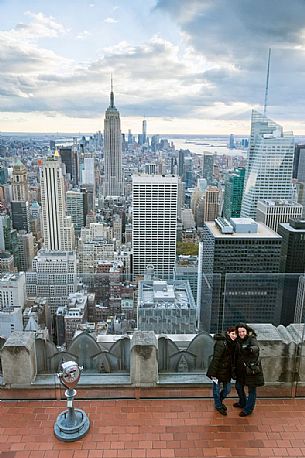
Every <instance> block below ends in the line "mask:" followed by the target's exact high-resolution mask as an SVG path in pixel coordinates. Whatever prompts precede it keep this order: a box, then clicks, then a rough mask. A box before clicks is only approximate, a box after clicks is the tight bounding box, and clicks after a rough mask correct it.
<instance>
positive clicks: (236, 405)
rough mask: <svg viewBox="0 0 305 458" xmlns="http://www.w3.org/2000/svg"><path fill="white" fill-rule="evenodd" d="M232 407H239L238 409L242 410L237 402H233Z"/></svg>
mask: <svg viewBox="0 0 305 458" xmlns="http://www.w3.org/2000/svg"><path fill="white" fill-rule="evenodd" d="M233 407H239V408H240V409H242V408H243V406H241V405H240V404H239V402H234V404H233Z"/></svg>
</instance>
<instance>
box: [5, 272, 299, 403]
mask: <svg viewBox="0 0 305 458" xmlns="http://www.w3.org/2000/svg"><path fill="white" fill-rule="evenodd" d="M108 267H109V266H107V265H106V263H101V265H100V270H101V272H100V273H97V274H90V273H80V274H77V275H76V274H75V273H70V272H68V273H66V272H60V273H56V274H55V273H49V274H47V273H41V274H40V273H39V272H37V273H34V272H28V273H26V290H27V299H26V303H25V307H24V310H23V314H22V313H21V311H20V310H19V311H17V312H18V313H17V312H16V311H15V310H7V315H5V319H4V318H2V328H1V334H2V336H3V337H2V338H0V348H2V352H1V357H0V380H1V384H2V388H5V389H4V391H5V393H4V392H3V393H4V394H3V395H2V397H3V398H4V399H5V398H8V399H9V398H10V396H11V398H12V399H14V396H18V395H19V396H22V397H25V398H26V397H29V398H35V390H36V392H37V396H38V392H39V390H43V393H44V398H45V399H48V398H56V397H57V398H58V396H60V397H61V396H62V395H61V393H62V388H61V387H60V384H59V381H58V378H57V376H56V373H57V372H58V371H59V370H60V367H61V364H62V362H64V361H68V360H75V359H76V360H77V362H78V363H79V364H80V365H81V366H83V368H84V369H83V374H82V377H81V388H80V389H81V391H82V396H83V397H86V396H89V397H94V396H95V395H97V391H96V390H98V389H101V387H102V388H104V389H105V390H108V393H109V392H110V391H111V393H112V396H113V397H115V389H118V388H120V392H121V393H124V392H125V394H126V396H127V397H128V396H131V392H128V393H126V390H127V388H128V389H129V390H130V386H131V385H130V380H131V378H132V377H131V375H132V374H131V372H130V371H131V369H130V368H131V364H130V354H131V339H132V336H133V333H134V332H135V331H137V330H140V331H154V333H155V335H156V338H157V340H158V343H157V347H158V351H157V352H156V358H157V367H158V369H159V383H161V382H162V380H166V381H167V382H168V383H172V382H171V379H170V377H171V376H172V377H173V378H172V380H174V379H175V383H179V380H180V383H181V384H182V385H183V383H184V382H183V380H184V378H183V374H187V375H188V377H187V380H188V383H189V381H190V380H194V383H195V384H196V383H197V384H198V383H199V384H200V383H205V385H206V386H208V387H210V386H209V385H207V384H208V383H209V380H208V379H206V378H205V374H206V370H207V367H208V364H209V361H210V358H211V354H212V352H213V344H214V341H213V338H212V336H211V334H214V333H217V332H222V331H224V330H225V329H226V328H227V327H228V326H232V325H235V324H236V323H238V322H245V323H249V324H250V325H251V326H252V327H253V328H254V329H255V331H256V332H257V333H258V336H259V341H260V346H261V357H262V362H263V366H264V372H265V379H266V385H265V387H264V388H262V389H261V390H260V393H261V395H262V396H268V397H282V396H289V397H291V396H304V393H305V365H304V362H305V359H304V355H303V351H304V350H303V348H304V344H303V342H304V341H305V336H304V332H305V331H304V315H305V310H304V301H305V275H303V274H302V275H301V274H262V273H258V274H226V275H221V274H204V273H203V272H200V271H199V272H198V271H197V268H196V266H191V268H187V267H181V268H179V269H176V270H175V272H173V274H172V276H171V278H168V277H166V278H163V279H162V278H160V277H159V278H158V279H155V278H154V275H153V272H150V273H148V274H147V275H146V276H145V278H144V277H134V276H133V275H131V274H130V275H126V274H124V273H122V272H120V271H115V272H102V270H103V269H104V270H106V269H108ZM108 270H109V269H108ZM15 312H16V316H15ZM2 313H6V312H5V310H4V309H3V308H2ZM10 314H11V315H10ZM13 315H14V316H13ZM22 315H23V316H22ZM3 316H4V315H3ZM5 320H6V321H5ZM5 322H7V323H9V325H5V326H4V324H3V323H5ZM22 330H24V332H23V333H22V337H20V339H21V340H20V342H19V344H20V345H23V346H24V347H25V348H26V349H27V350H26V351H27V352H28V354H29V355H30V357H28V359H27V355H26V352H25V354H24V368H25V371H24V373H25V378H23V379H18V374H17V372H16V373H14V371H12V370H11V369H10V367H11V365H10V364H9V358H10V355H11V354H14V352H13V351H12V349H11V348H7V347H8V345H6V342H7V341H8V339H9V337H10V334H11V332H13V331H22ZM29 331H31V332H29ZM33 336H34V337H33ZM10 345H12V346H13V344H12V343H11V344H10ZM143 351H144V350H143ZM143 354H144V353H143ZM303 360H304V362H303ZM10 370H11V372H9V371H10ZM303 374H304V375H303ZM19 376H20V374H19ZM162 377H163V379H162ZM20 380H21V381H20ZM185 380H186V379H185ZM26 381H28V382H29V385H30V387H31V389H29V390H24V391H23V392H22V394H21V392H20V391H19V394H18V390H17V391H14V389H10V388H14V386H15V385H16V386H17V385H18V384H19V385H20V383H21V384H23V385H26V384H27V383H26ZM162 383H163V382H162ZM164 383H165V382H164ZM121 388H122V389H121ZM88 390H92V391H91V392H90V393H89V391H88ZM109 390H110V391H109ZM124 390H125V391H124ZM210 394H211V393H210ZM122 396H123V394H122Z"/></svg>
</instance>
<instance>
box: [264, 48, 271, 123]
mask: <svg viewBox="0 0 305 458" xmlns="http://www.w3.org/2000/svg"><path fill="white" fill-rule="evenodd" d="M270 57H271V48H269V53H268V67H267V79H266V89H265V101H264V116H266V111H267V102H268V92H269V73H270Z"/></svg>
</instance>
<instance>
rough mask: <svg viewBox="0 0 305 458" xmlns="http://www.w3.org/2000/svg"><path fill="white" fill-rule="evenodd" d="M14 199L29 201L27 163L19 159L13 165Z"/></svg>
mask: <svg viewBox="0 0 305 458" xmlns="http://www.w3.org/2000/svg"><path fill="white" fill-rule="evenodd" d="M12 200H15V201H18V202H20V201H23V202H27V201H28V173H27V169H26V167H25V165H23V164H22V162H21V161H20V160H19V159H18V160H17V162H16V163H15V164H14V166H13V173H12Z"/></svg>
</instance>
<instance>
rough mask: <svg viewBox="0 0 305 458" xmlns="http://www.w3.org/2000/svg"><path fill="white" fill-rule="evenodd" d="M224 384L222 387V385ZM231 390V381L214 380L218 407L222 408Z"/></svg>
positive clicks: (214, 391) (215, 401) (216, 406)
mask: <svg viewBox="0 0 305 458" xmlns="http://www.w3.org/2000/svg"><path fill="white" fill-rule="evenodd" d="M221 384H222V389H221V387H220V385H221ZM230 391H231V383H230V382H223V383H222V382H218V383H214V382H213V398H214V403H215V408H216V409H221V407H222V401H223V400H224V399H225V398H226V397H227V396H228V394H229V393H230Z"/></svg>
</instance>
